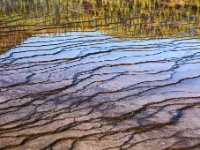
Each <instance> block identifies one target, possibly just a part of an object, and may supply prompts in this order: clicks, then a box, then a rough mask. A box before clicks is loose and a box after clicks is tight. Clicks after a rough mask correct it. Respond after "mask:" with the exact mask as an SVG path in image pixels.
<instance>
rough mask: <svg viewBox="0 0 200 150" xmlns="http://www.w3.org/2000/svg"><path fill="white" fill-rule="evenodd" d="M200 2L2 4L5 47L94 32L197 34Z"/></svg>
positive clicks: (0, 36) (35, 0) (38, 0)
mask: <svg viewBox="0 0 200 150" xmlns="http://www.w3.org/2000/svg"><path fill="white" fill-rule="evenodd" d="M199 6H200V1H199V0H142V1H141V0H112V1H110V0H90V1H89V0H57V1H55V0H29V1H26V0H16V1H11V0H2V1H0V48H1V51H4V50H6V49H7V48H9V47H10V46H13V45H16V44H19V43H21V42H22V41H23V40H24V39H26V38H28V37H30V36H33V35H35V34H43V33H63V32H70V31H95V30H98V31H100V32H103V33H106V34H109V35H112V36H117V37H120V38H163V37H185V36H198V35H199V33H200V28H199V19H200V18H199V12H200V11H199Z"/></svg>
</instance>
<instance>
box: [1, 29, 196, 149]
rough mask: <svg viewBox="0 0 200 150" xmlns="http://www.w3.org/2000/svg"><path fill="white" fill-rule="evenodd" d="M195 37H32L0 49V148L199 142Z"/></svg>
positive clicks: (184, 145)
mask: <svg viewBox="0 0 200 150" xmlns="http://www.w3.org/2000/svg"><path fill="white" fill-rule="evenodd" d="M199 48H200V42H199V40H198V39H186V38H185V39H160V40H152V39H144V40H141V39H140V40H124V41H123V40H119V39H117V38H114V37H110V36H107V35H104V34H101V33H99V32H74V33H73V32H72V33H66V34H59V35H57V36H53V37H51V36H49V35H43V36H39V37H37V36H36V37H32V38H29V39H28V40H26V41H25V42H24V43H22V44H21V45H18V46H16V47H15V48H12V49H10V50H9V51H7V53H5V54H2V55H1V56H0V89H1V91H0V149H2V150H4V149H7V150H12V149H13V150H19V149H20V150H28V149H29V150H37V149H41V150H43V149H51V150H62V149H66V150H67V149H69V150H72V149H74V150H117V149H122V150H125V149H130V150H161V149H162V150H180V149H181V150H182V149H184V150H189V149H194V150H199V149H200V109H199V106H200V92H199V90H200V53H199Z"/></svg>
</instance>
